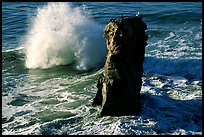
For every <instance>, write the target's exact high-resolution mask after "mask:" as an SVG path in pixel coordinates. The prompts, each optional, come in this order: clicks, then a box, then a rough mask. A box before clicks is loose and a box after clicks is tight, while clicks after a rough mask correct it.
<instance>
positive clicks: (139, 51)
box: [93, 16, 148, 116]
mask: <svg viewBox="0 0 204 137" xmlns="http://www.w3.org/2000/svg"><path fill="white" fill-rule="evenodd" d="M146 30H147V26H146V24H145V23H144V22H143V21H142V19H141V18H140V17H138V16H136V17H128V18H122V19H117V20H110V22H109V23H108V25H107V26H106V28H105V30H104V38H105V39H106V43H107V48H108V54H107V59H106V63H105V65H104V72H103V74H102V76H100V78H99V80H98V84H97V88H98V92H97V94H96V97H95V98H94V101H93V105H101V106H102V107H101V112H100V115H101V116H121V115H131V114H136V115H138V114H139V113H140V111H141V104H140V90H141V86H142V75H143V62H144V54H145V46H146V45H147V43H146V40H147V38H148V36H147V35H146V34H145V31H146Z"/></svg>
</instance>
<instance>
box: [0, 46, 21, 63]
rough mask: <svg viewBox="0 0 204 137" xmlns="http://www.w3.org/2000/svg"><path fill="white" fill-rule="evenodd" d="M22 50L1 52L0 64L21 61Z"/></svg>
mask: <svg viewBox="0 0 204 137" xmlns="http://www.w3.org/2000/svg"><path fill="white" fill-rule="evenodd" d="M23 50H24V49H23V48H17V49H12V50H6V51H2V63H9V62H13V61H23V60H24V58H25V53H24V51H23Z"/></svg>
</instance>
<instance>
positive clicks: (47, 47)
mask: <svg viewBox="0 0 204 137" xmlns="http://www.w3.org/2000/svg"><path fill="white" fill-rule="evenodd" d="M122 15H123V16H136V15H139V16H140V17H142V19H143V21H144V22H145V23H146V24H147V26H148V30H147V32H146V34H147V35H148V36H149V39H148V40H147V43H148V45H147V47H146V50H145V61H144V74H143V78H142V80H143V83H142V90H141V102H142V113H141V115H139V116H136V115H131V116H121V117H112V116H107V117H102V118H99V117H97V114H98V112H99V110H100V107H99V106H92V102H93V98H94V97H95V95H96V93H97V88H96V84H97V80H98V78H99V75H100V74H101V73H102V72H103V65H104V62H105V60H106V54H107V48H106V42H105V39H104V38H103V29H104V28H105V26H106V25H107V24H108V22H109V20H110V19H112V18H121V16H122ZM2 134H3V135H8V134H15V135H17V134H19V135H28V134H34V135H96V134H97V135H202V3H201V2H173V3H170V2H72V3H58V2H56V3H44V2H16V3H15V2H12V3H9V2H8V3H7V2H2Z"/></svg>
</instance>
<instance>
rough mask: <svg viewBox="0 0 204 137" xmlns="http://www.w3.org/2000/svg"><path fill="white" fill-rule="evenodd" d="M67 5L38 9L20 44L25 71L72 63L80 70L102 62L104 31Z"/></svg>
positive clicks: (79, 9)
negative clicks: (22, 48) (23, 55)
mask: <svg viewBox="0 0 204 137" xmlns="http://www.w3.org/2000/svg"><path fill="white" fill-rule="evenodd" d="M82 11H84V10H82V9H81V8H80V7H76V8H73V7H72V5H70V4H69V3H48V4H47V5H45V6H44V7H41V8H38V10H37V14H36V16H35V17H34V18H33V19H32V21H31V27H30V28H29V30H28V34H27V37H26V39H25V41H24V42H23V46H24V47H25V51H26V67H27V68H30V69H31V68H42V69H46V68H51V67H54V66H58V65H68V64H72V63H75V64H76V68H77V69H79V70H87V69H90V68H95V67H97V66H98V65H99V64H102V63H104V62H105V57H106V52H107V49H106V44H105V39H104V38H103V28H102V26H100V25H99V24H97V23H95V22H94V21H93V20H91V19H89V18H88V17H86V16H85V15H84V13H83V12H82Z"/></svg>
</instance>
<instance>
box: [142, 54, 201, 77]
mask: <svg viewBox="0 0 204 137" xmlns="http://www.w3.org/2000/svg"><path fill="white" fill-rule="evenodd" d="M144 72H152V73H158V74H164V75H174V76H183V77H186V78H191V79H199V80H201V79H202V60H201V59H168V58H156V57H146V58H145V61H144Z"/></svg>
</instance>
